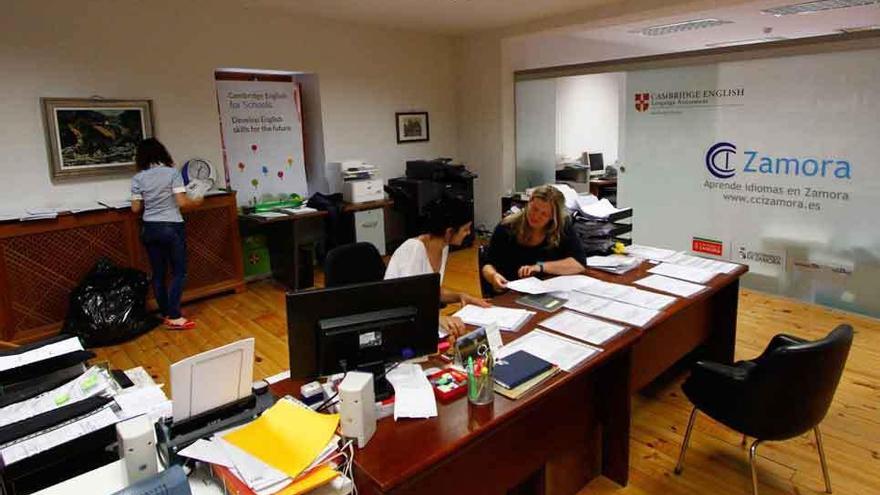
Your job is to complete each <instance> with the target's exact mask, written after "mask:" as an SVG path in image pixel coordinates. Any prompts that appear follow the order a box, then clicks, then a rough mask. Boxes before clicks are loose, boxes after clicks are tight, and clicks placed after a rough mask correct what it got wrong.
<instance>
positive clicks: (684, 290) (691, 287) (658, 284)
mask: <svg viewBox="0 0 880 495" xmlns="http://www.w3.org/2000/svg"><path fill="white" fill-rule="evenodd" d="M636 284H638V285H642V286H645V287H650V288H652V289H656V290H659V291H662V292H668V293H670V294H675V295H676V296H681V297H691V296H693V295H694V294H696V293H698V292H700V291H702V290H703V289H705V288H706V286H705V285H700V284H692V283H690V282H685V281H684V280H676V279H674V278H669V277H664V276H662V275H649V276H647V277H645V278H643V279H641V280H636Z"/></svg>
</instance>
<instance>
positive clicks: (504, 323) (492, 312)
mask: <svg viewBox="0 0 880 495" xmlns="http://www.w3.org/2000/svg"><path fill="white" fill-rule="evenodd" d="M534 315H535V312H534V311H528V310H525V309H517V308H504V307H501V306H492V307H490V308H482V307H480V306H476V305H473V304H468V305H467V306H465V307H463V308H461V309H460V310H458V312H456V313H455V315H453V316H457V317H459V318H461V321H463V322H465V323H467V324H468V325H476V326H478V327H485V326H489V325H492V324H497V325H498V328H500V329H501V330H505V331H508V332H515V331H517V330H519V328H520V327H521V326H523V324H524V323H525V322H527V321H529V319H530V318H531V317H532V316H534Z"/></svg>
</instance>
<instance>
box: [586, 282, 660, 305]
mask: <svg viewBox="0 0 880 495" xmlns="http://www.w3.org/2000/svg"><path fill="white" fill-rule="evenodd" d="M577 291H578V292H582V293H584V294H590V295H593V296H599V297H605V298H608V299H614V300H616V301H620V302H625V303H627V304H633V305H635V306H641V307H643V308H648V309H663V308H665V307H666V306H669V305H670V304H672V303H674V302H675V298H674V297H671V296H667V295H664V294H657V293H656V292H651V291H647V290H641V289H636V288H635V287H630V286H628V285H622V284H613V283H611V282H604V281H602V280H595V281H594V282H593V283H591V284H589V285H585V286H583V287H580V288H579V289H577Z"/></svg>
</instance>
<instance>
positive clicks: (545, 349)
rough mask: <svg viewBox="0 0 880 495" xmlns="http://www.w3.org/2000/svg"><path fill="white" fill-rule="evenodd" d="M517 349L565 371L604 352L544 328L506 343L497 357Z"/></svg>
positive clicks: (500, 357) (509, 353) (499, 357)
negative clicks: (546, 330)
mask: <svg viewBox="0 0 880 495" xmlns="http://www.w3.org/2000/svg"><path fill="white" fill-rule="evenodd" d="M516 351H526V352H528V353H529V354H533V355H535V356H538V357H539V358H541V359H543V360H544V361H548V362H551V363H553V364H554V365H556V366H559V368H561V369H562V370H563V371H571V370H572V369H573V368H574V367H575V366H577V365H579V364H580V363H582V362H584V361H586V360H587V359H589V358H591V357H593V356H595V355H596V354H599V353H600V352H602V349H600V348H598V347H593V346H591V345H589V344H584V343H581V342H578V341H576V340H571V339H567V338H565V337H561V336H559V335H554V334H552V333H548V332H545V331H543V330H532V331H531V332H529V333H527V334H525V335H523V336H522V337H520V338H518V339H516V340H514V341H513V342H510V343H508V344H506V345H505V346H504V347H502V348H501V350H500V351H499V352H498V353H497V354H496V355H495V357H496V359H504V358H505V357H507V356H509V355H511V354H513V353H514V352H516Z"/></svg>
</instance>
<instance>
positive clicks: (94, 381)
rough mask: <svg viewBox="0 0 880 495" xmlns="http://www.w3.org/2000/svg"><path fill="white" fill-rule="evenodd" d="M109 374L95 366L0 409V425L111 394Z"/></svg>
mask: <svg viewBox="0 0 880 495" xmlns="http://www.w3.org/2000/svg"><path fill="white" fill-rule="evenodd" d="M110 382H111V378H110V376H109V374H108V373H107V372H106V371H105V370H103V369H102V368H99V367H97V366H92V367H91V368H89V369H88V370H87V371H86V372H85V373H83V374H82V375H80V376H78V377H77V378H74V379H73V380H71V381H69V382H67V383H65V384H63V385H61V386H59V387H56V388H54V389H52V390H49V391H47V392H44V393H42V394H39V395H37V396H36V397H31V398H30V399H26V400H23V401H20V402H15V403H13V404H9V405H8V406H6V407H4V408H2V409H0V426H6V425H9V424H12V423H16V422H18V421H22V420H25V419H28V418H31V417H33V416H37V415H39V414H43V413H47V412H49V411H54V410H56V409H58V408H60V407H64V406H67V405H70V404H73V403H75V402H79V401H82V400H85V399H88V398H89V397H94V396H97V395H112V393H113V391H112V388H111V383H110Z"/></svg>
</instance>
